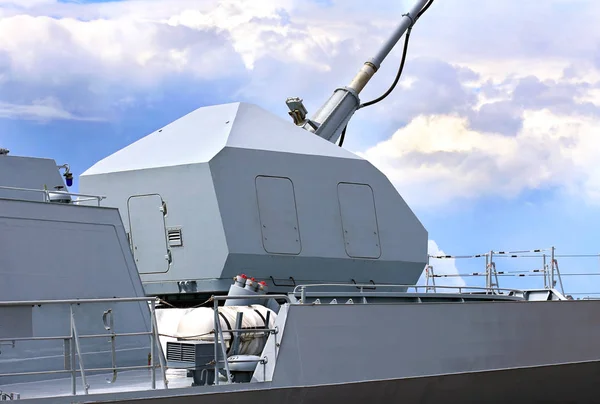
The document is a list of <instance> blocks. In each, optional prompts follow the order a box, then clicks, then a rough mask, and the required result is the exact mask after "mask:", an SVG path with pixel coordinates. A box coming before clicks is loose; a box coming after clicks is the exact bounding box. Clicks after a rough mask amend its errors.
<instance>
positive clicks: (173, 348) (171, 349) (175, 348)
mask: <svg viewBox="0 0 600 404" xmlns="http://www.w3.org/2000/svg"><path fill="white" fill-rule="evenodd" d="M167 360H169V361H178V362H193V363H194V362H196V346H195V345H194V344H182V343H179V342H167Z"/></svg>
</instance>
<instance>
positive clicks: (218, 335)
mask: <svg viewBox="0 0 600 404" xmlns="http://www.w3.org/2000/svg"><path fill="white" fill-rule="evenodd" d="M248 299H252V300H254V299H259V300H269V299H283V300H285V301H286V302H287V303H291V299H290V297H289V296H288V295H266V294H265V295H251V296H211V298H210V299H209V302H210V301H212V302H213V313H214V326H215V328H214V330H213V331H214V333H215V338H214V346H215V347H214V362H215V364H214V365H215V381H214V383H215V384H219V369H220V365H219V364H220V361H219V347H220V349H221V353H222V354H223V364H224V366H225V373H226V375H227V380H228V381H230V380H231V372H230V371H229V363H230V362H229V361H228V360H227V349H226V347H225V339H224V338H223V329H222V328H221V321H220V320H219V301H224V300H248ZM266 322H267V324H265V328H256V329H254V328H246V329H243V328H237V327H238V326H236V328H235V329H231V330H227V332H228V333H232V334H246V333H267V334H277V333H278V332H279V330H278V329H277V327H275V328H272V329H271V328H269V325H268V320H266ZM274 340H275V339H274ZM232 343H233V341H232ZM276 347H277V342H275V348H276ZM238 362H239V363H241V362H257V363H261V364H262V365H263V366H265V365H266V364H267V358H266V357H264V358H260V359H256V360H241V361H238V360H236V361H232V362H231V363H238ZM263 370H264V371H265V372H266V370H265V369H263Z"/></svg>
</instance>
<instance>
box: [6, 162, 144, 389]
mask: <svg viewBox="0 0 600 404" xmlns="http://www.w3.org/2000/svg"><path fill="white" fill-rule="evenodd" d="M53 170H54V171H56V169H55V168H53ZM0 257H2V260H1V262H0V272H1V275H2V282H0V296H2V298H1V299H2V301H29V300H34V301H35V300H66V299H96V298H113V297H141V296H144V291H143V287H142V283H141V280H140V278H139V275H138V273H137V269H136V267H135V264H134V262H133V258H132V254H131V251H130V249H129V246H128V243H127V237H126V235H125V231H124V228H123V225H122V223H121V219H120V216H119V212H118V211H117V210H116V209H111V208H97V207H88V206H76V205H66V204H55V203H47V202H32V201H19V200H13V199H0ZM109 309H111V310H112V312H113V318H114V326H115V328H114V330H115V332H118V333H123V332H147V331H149V330H150V321H149V308H148V306H147V305H146V303H142V302H132V303H114V302H113V303H93V304H85V303H84V304H77V305H74V306H73V310H74V315H75V321H76V325H77V329H78V332H79V334H80V335H86V334H106V335H107V337H106V338H95V339H82V340H81V350H82V354H83V357H84V358H85V360H84V362H85V366H86V368H97V367H110V366H111V357H110V354H109V350H110V344H109V343H108V333H107V331H106V330H105V329H104V323H103V321H102V315H103V313H104V311H106V310H109ZM0 311H1V312H2V315H1V316H0V317H2V325H1V326H0V338H18V337H58V336H61V337H62V336H69V335H70V334H71V332H70V311H69V306H68V305H66V304H47V305H45V304H44V305H35V306H31V305H28V306H16V307H10V308H5V307H2V308H0ZM63 344H64V343H63V340H53V341H47V340H44V341H17V342H16V343H15V346H14V347H12V346H10V345H9V346H2V347H1V348H2V349H0V373H15V372H31V371H40V370H60V369H64V366H65V365H64V356H63V352H64V345H63ZM116 349H117V364H118V365H121V366H125V365H144V364H146V362H147V355H148V353H149V351H150V344H149V337H148V336H137V337H127V338H117V340H116ZM60 376H63V375H43V376H34V377H32V376H22V377H21V376H14V377H13V376H9V377H2V379H1V382H0V390H2V385H3V384H5V383H10V382H15V381H30V380H32V379H36V378H37V379H44V378H56V377H60Z"/></svg>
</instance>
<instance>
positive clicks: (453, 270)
mask: <svg viewBox="0 0 600 404" xmlns="http://www.w3.org/2000/svg"><path fill="white" fill-rule="evenodd" d="M427 250H428V254H429V255H434V256H440V255H447V254H446V253H445V252H444V251H442V250H441V249H440V248H439V246H438V245H437V243H436V242H435V241H434V240H429V242H428V243H427ZM429 264H430V265H431V266H432V267H433V273H434V274H435V275H450V276H449V277H440V278H438V277H436V278H433V279H430V280H429V285H432V280H435V284H436V286H466V282H465V280H464V279H463V278H462V277H460V276H456V275H458V274H459V273H460V272H459V270H458V268H457V266H456V259H454V258H445V259H432V260H430V262H429ZM426 283H427V278H426V275H425V273H423V274H422V275H421V277H420V278H419V281H418V282H417V285H426ZM419 291H422V289H420V290H419ZM437 292H441V293H455V292H456V290H455V289H453V288H440V289H438V290H437Z"/></svg>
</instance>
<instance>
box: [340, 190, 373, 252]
mask: <svg viewBox="0 0 600 404" xmlns="http://www.w3.org/2000/svg"><path fill="white" fill-rule="evenodd" d="M338 199H339V203H340V215H341V218H342V232H343V236H344V245H345V248H346V254H348V256H349V257H352V258H379V257H380V256H381V247H380V245H381V243H380V241H379V228H378V226H377V213H376V211H375V199H374V197H373V189H371V187H370V186H369V185H366V184H353V183H348V182H340V183H339V184H338Z"/></svg>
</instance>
